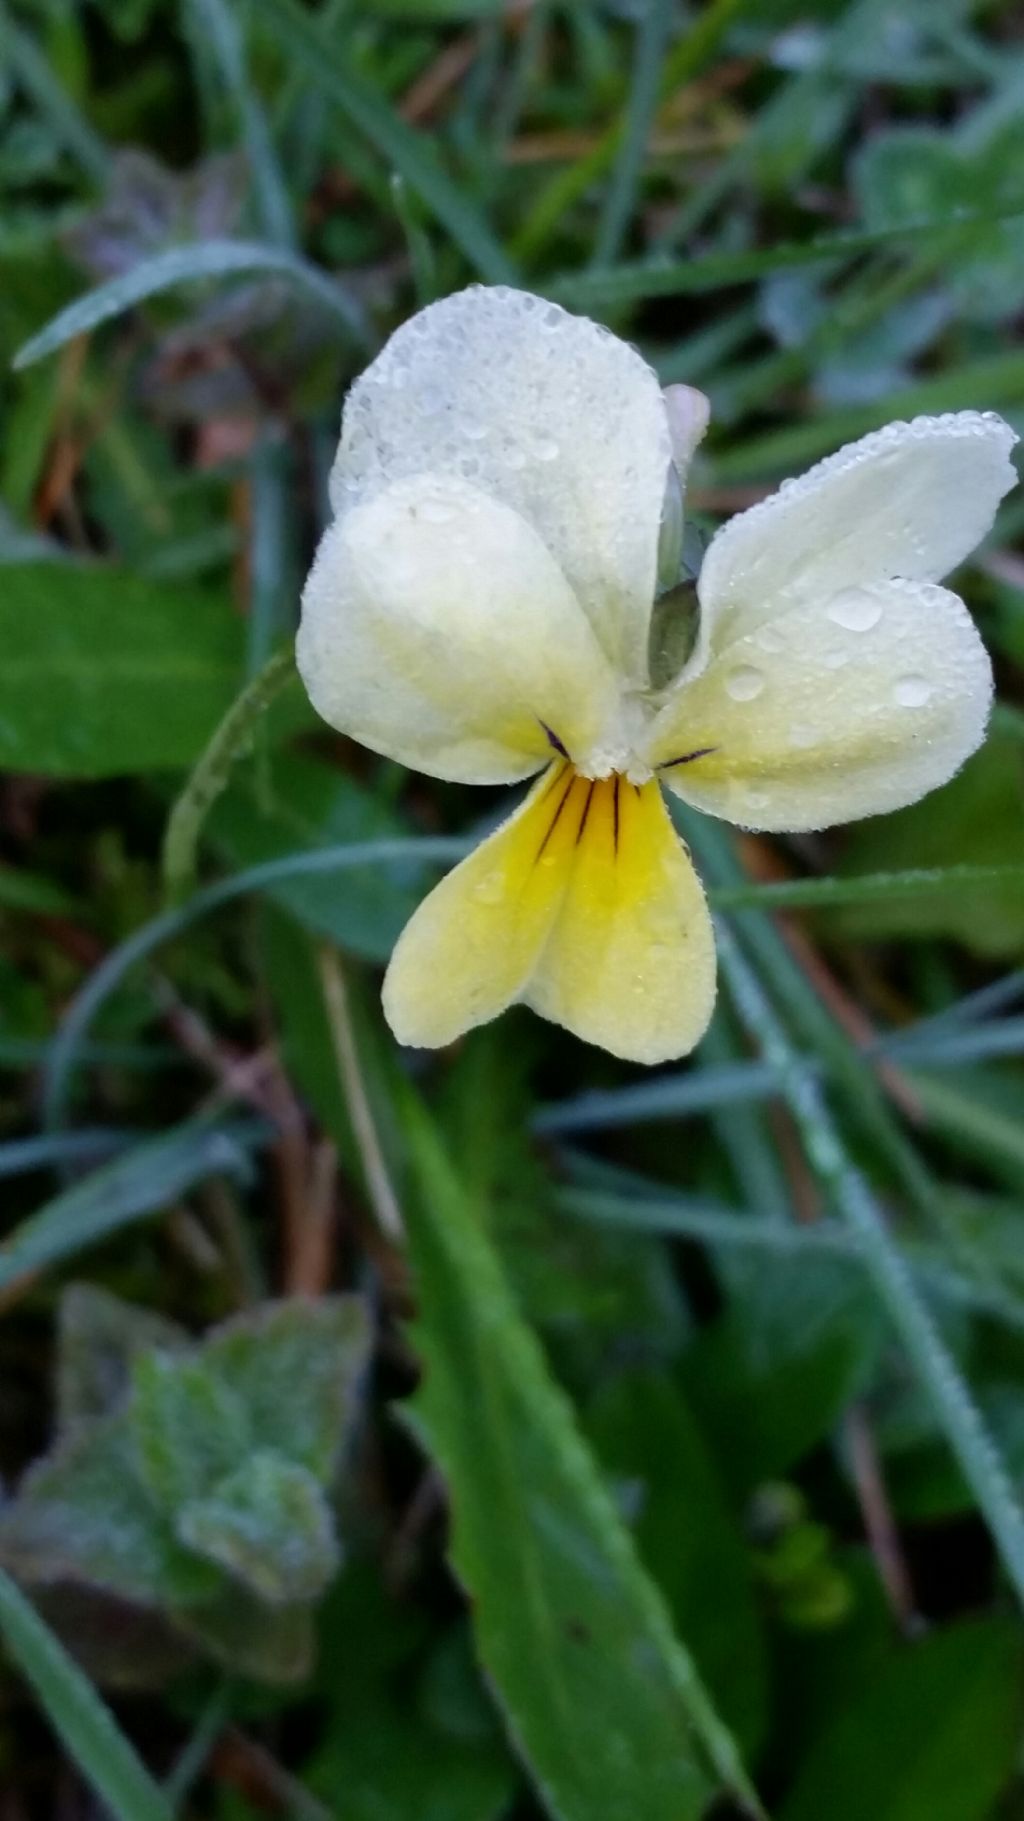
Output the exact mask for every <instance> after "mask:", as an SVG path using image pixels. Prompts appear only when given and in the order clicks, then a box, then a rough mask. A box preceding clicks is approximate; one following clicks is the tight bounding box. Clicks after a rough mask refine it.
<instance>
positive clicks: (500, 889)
mask: <svg viewBox="0 0 1024 1821" xmlns="http://www.w3.org/2000/svg"><path fill="white" fill-rule="evenodd" d="M587 789H588V786H587V785H586V783H585V782H584V780H583V779H581V778H577V777H576V775H575V773H574V772H573V771H572V769H571V768H570V767H569V766H567V765H564V764H563V765H556V766H553V767H552V768H550V769H549V770H548V771H547V772H546V773H545V775H544V776H543V777H542V778H540V779H539V780H538V782H537V783H536V784H535V785H534V787H533V789H532V791H531V792H530V794H529V796H528V797H527V798H526V801H525V802H524V803H523V804H522V805H521V806H520V807H519V809H518V810H517V811H516V813H515V814H514V815H513V816H511V817H510V818H509V820H508V821H507V822H504V823H503V824H502V825H501V827H500V828H499V829H497V830H496V831H495V833H494V834H493V835H490V836H489V837H488V839H487V840H486V841H484V842H482V843H481V845H480V846H479V847H478V848H477V849H476V850H475V852H474V853H472V854H470V856H469V858H468V859H466V860H463V861H462V863H461V864H460V865H459V866H457V867H456V868H455V870H454V872H451V873H449V874H448V877H447V878H446V879H442V881H441V883H440V885H437V886H435V888H434V890H433V891H432V892H431V893H430V895H429V897H427V898H425V899H424V901H423V903H422V904H421V905H420V907H419V909H418V910H417V911H416V912H415V914H414V916H413V917H412V918H411V920H410V922H409V923H408V924H407V925H406V928H405V929H404V931H403V932H402V935H401V936H400V938H399V941H398V944H397V947H396V948H395V952H394V954H393V955H392V957H391V965H390V967H389V968H388V971H387V975H386V977H385V980H384V1011H385V1015H386V1017H387V1020H388V1023H389V1024H390V1026H391V1028H392V1030H393V1031H394V1033H395V1036H396V1037H397V1038H398V1040H399V1042H400V1043H407V1044H410V1045H413V1046H418V1047H421V1048H424V1049H435V1048H437V1047H438V1046H439V1045H441V1044H444V1043H450V1042H451V1041H452V1040H453V1038H455V1037H458V1036H460V1035H461V1034H462V1032H463V1031H467V1030H470V1029H472V1027H473V1026H474V1025H477V1024H484V1023H486V1022H487V1020H488V1019H490V1018H494V1017H496V1016H497V1014H498V1013H499V1012H501V1011H504V1009H505V1007H506V1006H508V1005H511V1004H512V1003H513V1002H514V1001H515V1000H517V999H519V998H521V997H522V994H523V991H524V989H525V987H526V984H527V981H528V980H529V978H530V975H531V974H532V972H533V970H534V968H535V967H536V965H537V961H538V958H539V956H540V953H541V951H542V949H543V947H544V944H545V942H546V941H547V939H548V936H549V934H550V932H551V928H552V925H553V923H554V920H555V918H556V916H557V914H558V909H559V906H560V904H561V901H562V897H563V895H564V892H565V889H566V885H567V882H568V878H569V872H570V870H571V866H572V861H573V858H574V854H575V844H576V836H577V833H578V830H579V823H580V816H581V814H582V807H583V804H584V802H585V800H586V795H587Z"/></svg>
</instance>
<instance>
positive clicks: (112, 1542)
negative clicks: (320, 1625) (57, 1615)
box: [0, 1412, 218, 1608]
mask: <svg viewBox="0 0 1024 1821" xmlns="http://www.w3.org/2000/svg"><path fill="white" fill-rule="evenodd" d="M0 1560H2V1561H3V1562H4V1564H5V1565H6V1566H7V1567H8V1568H9V1569H10V1570H11V1572H12V1573H14V1574H16V1575H17V1576H18V1578H19V1580H24V1581H27V1582H29V1583H31V1582H33V1581H39V1582H43V1583H47V1582H54V1581H62V1580H63V1581H80V1582H83V1583H84V1584H85V1585H87V1586H90V1587H98V1588H102V1589H103V1590H104V1591H106V1592H107V1593H112V1594H117V1595H119V1596H120V1597H121V1598H123V1599H126V1600H131V1601H134V1602H135V1603H137V1604H139V1605H143V1606H156V1607H164V1608H166V1607H169V1606H180V1605H188V1604H190V1603H193V1602H196V1601H200V1602H201V1601H203V1600H207V1599H210V1598H211V1597H212V1596H213V1595H214V1594H215V1593H216V1591H217V1583H218V1575H217V1571H216V1570H215V1569H214V1568H213V1567H212V1566H210V1565H209V1564H208V1563H206V1562H202V1561H199V1560H198V1558H197V1557H195V1556H193V1555H190V1554H189V1553H188V1551H187V1550H185V1549H184V1548H182V1547H181V1545H180V1544H179V1543H178V1542H177V1541H176V1540H175V1537H174V1534H173V1531H172V1530H171V1528H170V1526H169V1524H168V1523H167V1522H166V1520H165V1519H164V1517H163V1516H162V1514H161V1513H160V1511H159V1510H158V1508H157V1507H156V1505H155V1504H154V1503H153V1501H152V1499H151V1498H150V1496H149V1494H148V1492H147V1490H146V1488H145V1487H144V1485H143V1484H142V1482H141V1480H140V1478H139V1475H138V1469H137V1457H136V1452H135V1445H134V1438H133V1436H132V1434H131V1431H130V1429H129V1426H128V1422H127V1419H126V1417H125V1415H124V1414H123V1412H119V1413H117V1414H115V1415H113V1416H109V1417H103V1418H102V1419H100V1421H98V1422H95V1423H92V1424H89V1425H82V1426H81V1427H80V1428H78V1429H77V1430H76V1431H75V1432H74V1433H73V1434H72V1435H70V1436H69V1437H68V1439H67V1440H66V1441H63V1442H58V1444H57V1446H56V1448H55V1449H54V1450H53V1452H52V1453H51V1454H50V1455H48V1456H46V1458H45V1459H43V1460H42V1461H39V1462H38V1463H37V1464H36V1466H34V1467H33V1468H32V1469H31V1470H30V1471H29V1473H28V1474H27V1475H26V1476H25V1479H24V1480H23V1481H22V1483H21V1486H20V1487H19V1488H18V1492H17V1496H16V1497H15V1499H14V1500H13V1501H12V1503H11V1504H9V1505H8V1506H6V1507H5V1509H4V1512H3V1514H2V1516H0Z"/></svg>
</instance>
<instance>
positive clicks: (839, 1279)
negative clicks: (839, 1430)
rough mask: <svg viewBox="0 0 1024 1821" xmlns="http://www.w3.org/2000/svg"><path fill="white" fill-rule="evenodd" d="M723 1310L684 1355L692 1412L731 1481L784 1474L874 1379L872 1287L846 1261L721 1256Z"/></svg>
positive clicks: (748, 1482) (745, 1484) (748, 1484)
mask: <svg viewBox="0 0 1024 1821" xmlns="http://www.w3.org/2000/svg"><path fill="white" fill-rule="evenodd" d="M719 1271H720V1273H721V1274H722V1276H723V1279H724V1281H725V1282H726V1284H727V1285H728V1292H729V1301H728V1306H727V1308H726V1311H725V1313H724V1314H723V1315H721V1316H719V1318H718V1320H717V1321H715V1322H713V1323H712V1324H711V1325H710V1326H709V1327H708V1328H705V1329H703V1330H702V1331H701V1333H700V1334H699V1335H698V1338H697V1340H696V1341H695V1343H694V1345H693V1347H692V1348H691V1350H690V1352H689V1353H688V1355H687V1356H686V1359H685V1361H684V1374H683V1375H684V1382H685V1385H686V1389H687V1393H688V1396H689V1398H690V1401H691V1404H692V1407H693V1409H694V1413H695V1415H696V1416H697V1418H698V1421H699V1422H700V1425H701V1429H702V1431H703V1433H704V1435H705V1436H706V1437H707V1438H708V1441H709V1444H710V1445H711V1446H712V1447H713V1449H714V1451H715V1454H716V1458H717V1459H718V1461H719V1462H720V1465H721V1468H722V1471H723V1473H724V1475H725V1476H726V1478H727V1480H728V1482H729V1483H730V1485H732V1486H734V1487H735V1488H736V1489H737V1491H739V1492H741V1493H743V1492H749V1491H751V1490H752V1489H753V1488H754V1487H755V1486H756V1485H757V1484H758V1483H759V1481H761V1480H767V1479H776V1478H778V1477H780V1476H781V1475H783V1474H785V1473H786V1472H787V1471H788V1470H789V1469H790V1468H791V1467H792V1466H793V1465H794V1464H795V1463H796V1462H797V1461H798V1460H799V1459H800V1458H801V1456H802V1455H804V1454H806V1452H807V1450H808V1449H809V1448H812V1447H813V1446H814V1444H815V1443H816V1442H819V1441H821V1440H822V1439H823V1438H824V1437H825V1436H827V1435H828V1434H829V1432H830V1430H831V1429H832V1427H833V1425H834V1424H835V1422H836V1421H837V1419H838V1417H839V1416H840V1414H841V1413H842V1411H843V1409H844V1407H845V1405H846V1404H847V1403H848V1402H849V1400H850V1399H851V1398H852V1397H853V1396H855V1395H856V1393H857V1392H858V1391H860V1390H862V1389H863V1387H864V1385H865V1383H866V1382H867V1380H868V1378H869V1377H870V1374H871V1370H872V1367H873V1366H874V1364H875V1362H876V1360H877V1357H878V1352H879V1348H880V1345H881V1340H882V1322H881V1316H880V1314H879V1312H878V1309H877V1305H876V1301H875V1297H874V1295H873V1292H872V1289H871V1285H870V1284H869V1282H868V1280H867V1278H866V1276H865V1274H864V1273H863V1272H862V1271H858V1270H854V1269H851V1266H850V1264H849V1263H848V1262H847V1261H846V1260H844V1259H842V1258H835V1257H829V1256H828V1255H827V1254H821V1253H814V1254H813V1255H812V1254H810V1253H808V1254H807V1255H805V1256H804V1257H803V1258H802V1259H801V1262H800V1268H799V1270H796V1269H794V1267H793V1265H792V1263H791V1262H790V1261H789V1260H788V1259H787V1258H786V1257H785V1256H784V1255H783V1256H779V1257H775V1256H772V1255H770V1254H767V1253H762V1254H761V1255H760V1256H750V1255H745V1254H740V1253H736V1252H732V1253H730V1254H729V1255H728V1257H726V1256H725V1255H724V1254H720V1255H719Z"/></svg>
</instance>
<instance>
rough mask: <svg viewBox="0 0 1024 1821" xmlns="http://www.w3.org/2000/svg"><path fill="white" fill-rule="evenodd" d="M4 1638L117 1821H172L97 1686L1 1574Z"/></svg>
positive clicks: (67, 1746) (0, 1572) (0, 1617)
mask: <svg viewBox="0 0 1024 1821" xmlns="http://www.w3.org/2000/svg"><path fill="white" fill-rule="evenodd" d="M0 1634H2V1636H3V1640H4V1643H5V1644H6V1646H7V1650H8V1652H9V1654H10V1656H11V1658H12V1660H13V1661H14V1662H15V1663H16V1664H17V1666H18V1668H19V1669H20V1670H21V1673H22V1675H23V1676H24V1677H25V1679H26V1681H28V1682H30V1683H31V1685H32V1687H33V1688H34V1689H35V1692H36V1694H37V1695H38V1697H39V1700H40V1703H41V1705H42V1706H43V1708H44V1709H45V1712H46V1714H47V1716H48V1717H49V1719H50V1721H51V1723H52V1725H53V1727H54V1728H55V1730H56V1732H57V1735H58V1737H59V1739H60V1741H61V1744H62V1745H63V1746H64V1748H65V1749H66V1750H67V1751H68V1752H69V1753H70V1755H71V1756H72V1757H73V1758H74V1760H75V1762H76V1763H77V1765H78V1766H79V1769H80V1770H81V1771H82V1774H83V1776H85V1778H86V1779H87V1781H88V1782H89V1783H90V1785H91V1786H92V1788H93V1790H94V1791H95V1792H96V1795H97V1796H98V1797H99V1798H100V1801H101V1802H104V1803H105V1804H106V1806H107V1808H108V1809H109V1811H110V1813H111V1814H112V1815H113V1816H114V1817H115V1818H116V1821H171V1808H170V1805H169V1804H168V1802H167V1801H166V1799H165V1797H164V1796H163V1794H162V1792H161V1791H160V1789H159V1788H158V1787H157V1785H156V1784H155V1783H154V1782H153V1780H152V1778H151V1777H150V1776H149V1774H148V1772H147V1771H146V1769H145V1767H144V1765H143V1763H142V1761H141V1759H140V1758H139V1757H138V1755H137V1754H136V1751H135V1748H134V1746H132V1745H131V1744H130V1743H129V1741H128V1740H127V1739H126V1738H125V1736H124V1734H123V1733H122V1732H121V1731H120V1729H119V1728H118V1726H117V1724H116V1722H115V1720H114V1717H113V1715H112V1713H111V1712H110V1709H109V1708H108V1707H106V1706H105V1705H104V1703H103V1701H101V1699H100V1697H99V1695H98V1694H97V1692H96V1690H95V1688H94V1687H93V1685H92V1683H91V1682H90V1681H89V1680H88V1679H87V1677H86V1676H84V1675H83V1673H82V1671H81V1670H80V1669H79V1668H78V1666H77V1664H76V1663H74V1662H72V1660H71V1658H70V1657H69V1656H68V1654H67V1651H66V1650H65V1649H64V1647H63V1645H62V1644H60V1643H59V1642H58V1640H57V1639H56V1638H55V1637H54V1635H53V1633H52V1631H50V1630H49V1628H48V1627H47V1626H46V1625H44V1623H43V1621H42V1619H41V1618H40V1617H39V1615H38V1613H37V1612H36V1611H35V1609H34V1607H33V1606H31V1605H30V1603H29V1601H28V1600H27V1599H26V1598H25V1596H24V1594H23V1593H22V1592H21V1590H20V1588H18V1587H17V1586H16V1585H15V1583H14V1582H13V1581H12V1580H11V1579H10V1577H9V1575H6V1574H5V1573H4V1572H3V1570H2V1569H0Z"/></svg>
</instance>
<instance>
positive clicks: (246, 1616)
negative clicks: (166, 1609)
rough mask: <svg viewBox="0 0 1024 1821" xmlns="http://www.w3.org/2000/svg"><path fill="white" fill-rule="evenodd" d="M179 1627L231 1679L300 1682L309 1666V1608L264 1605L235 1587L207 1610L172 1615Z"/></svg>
mask: <svg viewBox="0 0 1024 1821" xmlns="http://www.w3.org/2000/svg"><path fill="white" fill-rule="evenodd" d="M174 1619H175V1623H176V1625H177V1626H178V1628H179V1629H180V1630H181V1631H182V1632H183V1633H184V1635H185V1636H186V1637H188V1638H191V1639H192V1640H193V1642H194V1643H195V1644H198V1645H199V1646H200V1647H201V1648H202V1649H203V1650H204V1651H205V1652H207V1653H208V1654H209V1655H210V1656H212V1657H214V1658H215V1659H216V1660H217V1661H218V1662H220V1663H222V1664H223V1666H224V1668H225V1669H228V1670H230V1671H231V1672H232V1673H233V1674H236V1675H243V1676H252V1677H253V1678H254V1680H256V1681H258V1682H266V1683H268V1684H270V1685H271V1686H273V1687H280V1686H287V1685H288V1684H289V1683H294V1682H303V1681H305V1679H306V1678H307V1676H308V1675H309V1673H310V1670H311V1668H312V1666H313V1658H314V1654H315V1647H316V1639H315V1635H314V1630H313V1618H312V1613H311V1611H310V1608H309V1607H308V1606H277V1607H275V1606H268V1605H267V1603H266V1601H265V1600H257V1599H255V1598H254V1597H253V1596H252V1595H251V1594H250V1593H248V1592H247V1591H246V1589H245V1588H244V1587H242V1586H241V1584H240V1583H239V1582H237V1581H236V1582H230V1583H225V1586H224V1588H223V1591H222V1592H221V1593H220V1594H219V1595H218V1596H217V1597H216V1598H215V1599H212V1600H209V1601H208V1602H207V1603H206V1604H205V1605H196V1606H190V1607H189V1608H188V1609H187V1610H183V1611H180V1612H176V1613H175V1615H174Z"/></svg>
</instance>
